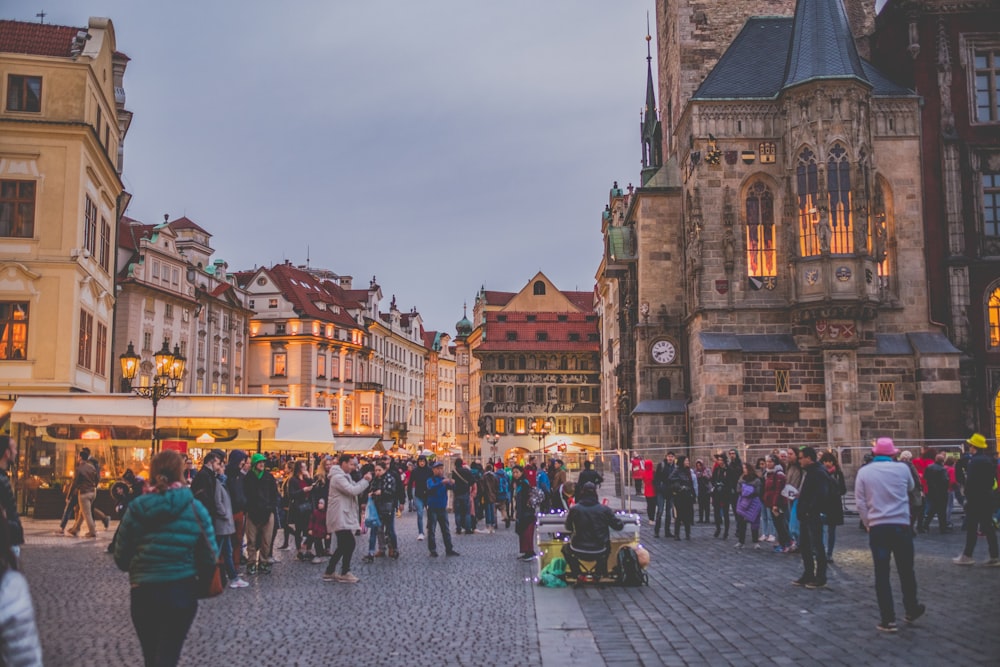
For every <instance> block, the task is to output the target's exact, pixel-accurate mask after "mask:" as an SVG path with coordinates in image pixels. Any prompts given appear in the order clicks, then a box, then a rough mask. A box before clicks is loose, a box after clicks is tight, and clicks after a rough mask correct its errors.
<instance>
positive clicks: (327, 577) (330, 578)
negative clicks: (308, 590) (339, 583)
mask: <svg viewBox="0 0 1000 667" xmlns="http://www.w3.org/2000/svg"><path fill="white" fill-rule="evenodd" d="M337 576H338V575H336V574H330V573H329V572H324V573H323V581H336V580H337Z"/></svg>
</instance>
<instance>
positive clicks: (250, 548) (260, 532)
mask: <svg viewBox="0 0 1000 667" xmlns="http://www.w3.org/2000/svg"><path fill="white" fill-rule="evenodd" d="M266 465H267V457H266V456H264V455H263V454H261V453H260V452H258V453H256V454H254V455H253V456H251V457H250V473H249V474H248V475H247V476H246V478H244V480H243V490H244V492H245V493H246V497H247V507H246V535H247V574H257V573H258V572H260V573H261V574H270V572H271V564H270V563H269V562H268V559H269V558H270V556H271V549H272V547H273V546H274V508H275V506H276V505H277V504H278V483H277V482H275V480H274V476H273V475H272V474H271V472H270V471H269V470H267V469H266V468H265V466H266Z"/></svg>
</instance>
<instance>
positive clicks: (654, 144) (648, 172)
mask: <svg viewBox="0 0 1000 667" xmlns="http://www.w3.org/2000/svg"><path fill="white" fill-rule="evenodd" d="M652 40H653V38H652V36H651V35H650V34H649V14H648V13H647V14H646V107H645V109H643V115H642V183H643V185H645V184H646V183H647V182H648V181H649V179H650V178H652V177H653V175H654V174H655V173H656V171H657V170H658V169H659V168H660V167H662V166H663V133H662V130H661V129H660V118H659V115H658V114H657V113H656V92H655V91H656V89H655V88H654V87H653V55H652V50H651V46H650V42H652Z"/></svg>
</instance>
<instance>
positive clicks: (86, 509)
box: [69, 491, 97, 536]
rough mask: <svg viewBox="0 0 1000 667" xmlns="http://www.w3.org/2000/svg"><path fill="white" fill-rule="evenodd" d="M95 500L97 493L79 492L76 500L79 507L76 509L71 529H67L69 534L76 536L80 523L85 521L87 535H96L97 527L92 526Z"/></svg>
mask: <svg viewBox="0 0 1000 667" xmlns="http://www.w3.org/2000/svg"><path fill="white" fill-rule="evenodd" d="M95 498H97V491H91V492H90V493H84V492H83V491H81V492H80V494H79V499H78V500H79V504H80V506H79V508H78V509H77V513H76V521H74V522H73V527H72V528H70V529H69V532H71V533H72V534H74V535H76V534H77V533H78V532H80V523H81V522H82V521H86V522H87V535H88V536H90V535H97V527H96V526H95V525H94V499H95Z"/></svg>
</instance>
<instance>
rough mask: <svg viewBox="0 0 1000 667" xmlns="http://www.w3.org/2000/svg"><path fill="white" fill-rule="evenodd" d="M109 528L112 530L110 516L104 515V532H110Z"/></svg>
mask: <svg viewBox="0 0 1000 667" xmlns="http://www.w3.org/2000/svg"><path fill="white" fill-rule="evenodd" d="M109 528H111V517H109V516H108V515H106V514H105V515H104V530H108V529H109Z"/></svg>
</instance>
